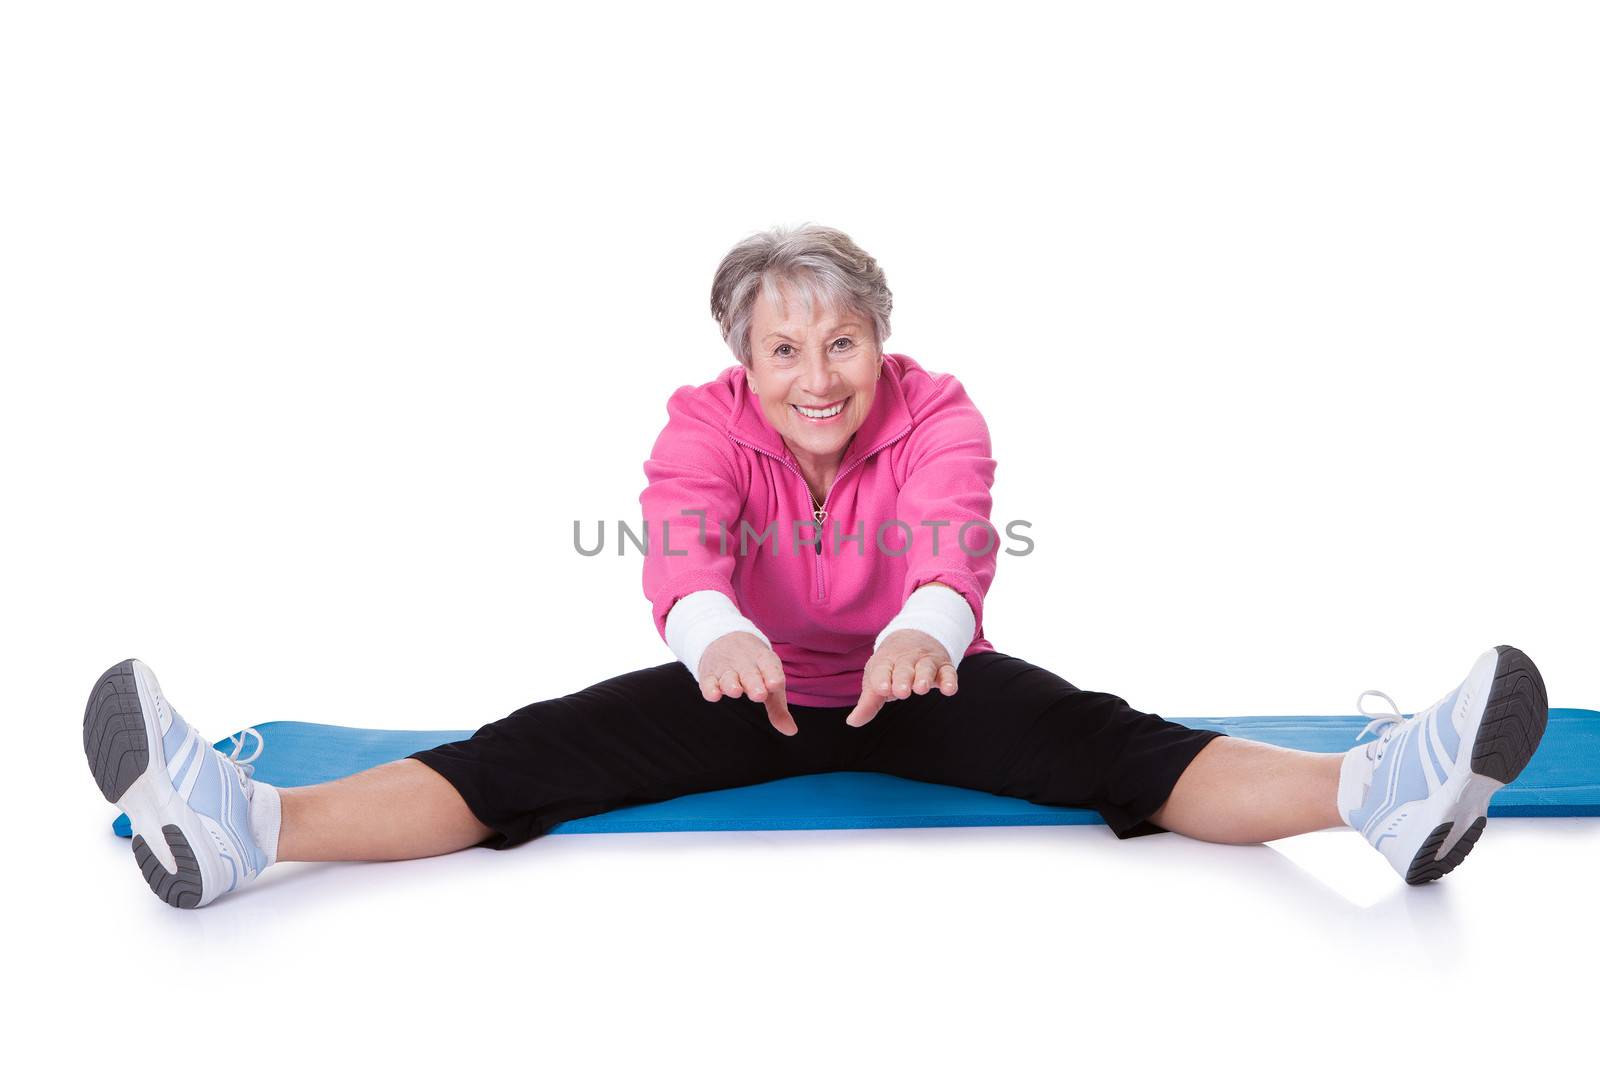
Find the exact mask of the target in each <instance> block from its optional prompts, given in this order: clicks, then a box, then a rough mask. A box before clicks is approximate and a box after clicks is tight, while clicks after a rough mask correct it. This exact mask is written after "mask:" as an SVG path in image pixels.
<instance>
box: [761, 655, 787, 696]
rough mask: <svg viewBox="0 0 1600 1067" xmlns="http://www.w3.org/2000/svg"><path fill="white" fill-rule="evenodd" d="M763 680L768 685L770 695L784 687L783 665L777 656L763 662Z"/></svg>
mask: <svg viewBox="0 0 1600 1067" xmlns="http://www.w3.org/2000/svg"><path fill="white" fill-rule="evenodd" d="M761 678H762V680H763V681H764V682H766V683H767V691H768V692H769V693H770V692H771V691H772V690H774V689H782V688H783V687H784V682H783V663H782V661H780V660H779V659H778V657H777V656H772V657H771V658H770V659H768V660H766V661H764V662H762V664H761Z"/></svg>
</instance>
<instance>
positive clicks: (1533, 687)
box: [1405, 645, 1550, 885]
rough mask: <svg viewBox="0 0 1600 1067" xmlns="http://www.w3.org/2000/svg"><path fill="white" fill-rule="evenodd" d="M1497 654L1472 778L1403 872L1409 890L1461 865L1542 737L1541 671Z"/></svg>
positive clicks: (1545, 703)
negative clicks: (1455, 834)
mask: <svg viewBox="0 0 1600 1067" xmlns="http://www.w3.org/2000/svg"><path fill="white" fill-rule="evenodd" d="M1495 651H1496V652H1498V653H1499V657H1498V658H1497V660H1496V662H1495V670H1494V681H1493V683H1491V684H1490V686H1489V696H1488V699H1487V700H1486V701H1485V706H1484V711H1483V717H1482V719H1481V720H1480V721H1479V723H1478V730H1477V733H1476V734H1475V735H1474V736H1473V741H1472V768H1471V769H1472V774H1471V775H1469V776H1468V779H1467V781H1466V782H1465V783H1464V784H1463V786H1462V788H1461V794H1460V797H1459V799H1458V800H1457V802H1456V803H1455V805H1453V807H1454V809H1455V811H1456V812H1457V817H1456V818H1453V819H1451V820H1449V821H1448V822H1442V823H1439V824H1438V825H1437V826H1435V827H1434V828H1433V830H1432V831H1430V832H1429V834H1428V836H1427V837H1426V838H1425V839H1424V840H1423V842H1422V847H1421V848H1420V849H1418V850H1417V853H1416V855H1415V856H1414V857H1413V858H1412V860H1411V864H1410V866H1409V867H1408V868H1407V869H1406V875H1405V878H1406V882H1407V883H1408V884H1410V885H1424V884H1426V883H1428V882H1432V881H1434V880H1436V879H1439V878H1442V877H1444V876H1445V875H1447V874H1449V873H1450V872H1451V871H1453V870H1455V869H1456V868H1457V867H1459V866H1460V865H1461V861H1462V860H1464V859H1466V858H1467V854H1468V853H1469V852H1471V851H1472V846H1474V845H1476V844H1477V843H1478V838H1479V837H1481V836H1483V829H1484V827H1485V826H1486V825H1487V824H1488V822H1489V816H1488V810H1489V799H1490V797H1492V796H1493V795H1494V793H1495V791H1496V790H1498V789H1499V788H1500V787H1501V786H1505V785H1510V784H1511V783H1512V782H1513V781H1515V780H1516V777H1517V775H1519V774H1521V773H1522V770H1523V768H1524V767H1526V766H1527V765H1528V761H1529V760H1531V759H1533V753H1534V751H1535V750H1536V749H1538V747H1539V742H1540V740H1541V739H1543V737H1544V729H1545V725H1546V724H1547V723H1548V722H1549V719H1550V701H1549V697H1548V696H1547V695H1546V693H1545V688H1544V678H1543V677H1541V676H1540V674H1539V668H1537V667H1535V666H1534V665H1533V660H1532V659H1530V658H1529V657H1528V655H1527V654H1526V653H1524V652H1523V651H1521V650H1520V649H1516V648H1512V647H1511V646H1510V645H1496V646H1495ZM1466 820H1471V821H1470V822H1469V823H1468V826H1467V829H1466V832H1465V833H1463V834H1462V835H1461V837H1460V839H1459V840H1457V841H1456V842H1455V843H1454V844H1453V845H1451V846H1450V849H1449V850H1448V851H1447V852H1445V853H1444V855H1439V849H1440V848H1441V847H1442V846H1443V845H1444V843H1445V841H1446V840H1448V839H1449V837H1450V835H1451V832H1452V831H1453V830H1454V829H1455V827H1456V825H1457V823H1458V822H1462V821H1466Z"/></svg>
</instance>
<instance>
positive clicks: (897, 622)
mask: <svg viewBox="0 0 1600 1067" xmlns="http://www.w3.org/2000/svg"><path fill="white" fill-rule="evenodd" d="M896 630H921V631H922V632H923V633H925V634H927V635H929V636H930V637H932V638H934V639H935V640H937V641H938V642H939V643H940V644H941V645H943V646H944V650H945V651H946V652H947V653H949V655H950V664H951V666H953V667H959V666H961V657H962V656H964V655H966V653H967V646H968V645H970V644H972V638H973V635H974V634H976V633H977V632H978V619H977V616H975V615H974V614H973V613H972V605H971V604H968V603H967V598H966V597H964V596H962V595H961V594H960V593H958V592H956V591H955V590H954V589H951V588H950V587H949V586H944V585H923V586H918V587H917V589H916V591H915V592H913V593H912V594H911V595H910V596H908V597H906V606H905V607H903V608H901V609H900V614H898V615H896V616H895V617H894V618H892V619H890V620H889V625H887V626H885V627H884V628H883V632H882V633H880V634H878V639H877V640H876V641H874V642H873V643H872V651H874V652H876V651H878V646H879V645H881V644H883V640H884V638H886V637H888V636H889V635H890V634H892V633H894V632H895V631H896Z"/></svg>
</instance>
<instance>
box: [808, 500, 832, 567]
mask: <svg viewBox="0 0 1600 1067" xmlns="http://www.w3.org/2000/svg"><path fill="white" fill-rule="evenodd" d="M811 517H812V518H813V519H816V520H817V555H819V556H820V555H822V538H823V537H824V536H825V535H824V534H823V532H822V531H823V530H825V529H826V528H827V527H826V523H827V521H828V513H827V512H826V511H823V510H822V509H821V508H818V509H817V510H815V511H813V512H812V513H811Z"/></svg>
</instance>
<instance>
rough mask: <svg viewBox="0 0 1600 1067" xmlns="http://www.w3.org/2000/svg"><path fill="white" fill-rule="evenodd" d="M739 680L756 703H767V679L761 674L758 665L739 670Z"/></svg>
mask: <svg viewBox="0 0 1600 1067" xmlns="http://www.w3.org/2000/svg"><path fill="white" fill-rule="evenodd" d="M739 682H740V684H742V685H743V686H744V691H745V692H746V693H748V694H749V695H750V699H751V700H754V701H755V702H756V703H758V704H760V703H765V702H766V699H767V680H766V679H765V678H763V677H762V676H761V671H760V669H759V668H757V667H753V666H751V667H746V668H745V669H744V670H742V671H740V672H739Z"/></svg>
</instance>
